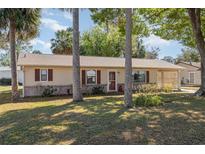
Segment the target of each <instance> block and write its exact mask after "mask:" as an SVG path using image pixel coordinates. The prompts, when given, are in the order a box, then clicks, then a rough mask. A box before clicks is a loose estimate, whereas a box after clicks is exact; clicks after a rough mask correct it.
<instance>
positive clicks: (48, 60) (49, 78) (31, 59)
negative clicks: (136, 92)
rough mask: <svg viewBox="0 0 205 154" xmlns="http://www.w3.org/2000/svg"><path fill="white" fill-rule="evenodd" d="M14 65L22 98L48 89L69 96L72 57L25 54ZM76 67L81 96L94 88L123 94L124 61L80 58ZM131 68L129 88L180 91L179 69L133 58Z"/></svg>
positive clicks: (159, 62) (70, 90) (161, 63)
mask: <svg viewBox="0 0 205 154" xmlns="http://www.w3.org/2000/svg"><path fill="white" fill-rule="evenodd" d="M18 65H19V66H21V67H22V70H23V72H24V73H23V74H24V83H23V93H24V96H36V95H41V94H42V91H43V90H44V88H45V87H46V86H48V85H50V86H53V87H55V88H56V89H57V91H56V92H55V93H56V94H59V95H60V94H68V93H69V94H71V93H72V82H73V81H72V78H73V75H72V56H70V55H48V54H29V53H27V54H21V55H20V56H19V59H18ZM80 65H81V68H80V79H81V87H82V92H83V93H90V92H91V91H92V88H93V87H96V86H100V87H102V88H103V90H104V92H118V91H121V92H122V91H123V90H124V77H125V67H124V66H125V59H124V58H114V57H92V56H80ZM132 67H133V80H134V84H133V88H136V86H137V85H139V84H146V83H155V84H157V85H158V86H159V87H164V86H165V85H171V86H173V88H180V76H179V75H180V70H181V69H182V67H180V66H177V65H174V64H171V63H168V62H165V61H161V60H153V59H134V58H133V62H132Z"/></svg>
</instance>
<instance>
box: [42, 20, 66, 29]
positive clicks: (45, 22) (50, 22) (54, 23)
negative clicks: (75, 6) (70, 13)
mask: <svg viewBox="0 0 205 154" xmlns="http://www.w3.org/2000/svg"><path fill="white" fill-rule="evenodd" d="M41 23H42V24H43V25H44V26H45V27H47V28H50V29H52V30H53V31H58V30H62V29H66V28H67V27H66V26H64V25H60V24H59V22H58V21H56V20H54V19H50V18H42V19H41Z"/></svg>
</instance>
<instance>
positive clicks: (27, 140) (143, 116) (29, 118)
mask: <svg viewBox="0 0 205 154" xmlns="http://www.w3.org/2000/svg"><path fill="white" fill-rule="evenodd" d="M0 89H1V93H0V144H205V131H204V128H205V99H204V98H195V97H192V96H191V94H187V93H171V94H161V96H162V97H163V98H164V100H165V105H163V106H160V107H150V108H146V107H139V108H136V109H134V108H132V109H126V108H124V107H123V96H122V95H115V96H95V97H94V96H93V97H86V98H85V100H84V101H83V102H78V103H74V102H72V100H71V98H68V97H50V98H40V97H38V98H25V99H20V100H19V102H16V103H10V99H9V97H10V92H9V89H5V87H0ZM2 89H5V90H2Z"/></svg>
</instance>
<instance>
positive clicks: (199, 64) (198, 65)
mask: <svg viewBox="0 0 205 154" xmlns="http://www.w3.org/2000/svg"><path fill="white" fill-rule="evenodd" d="M179 63H183V64H186V65H191V66H194V67H198V68H201V63H200V62H184V61H180V62H179Z"/></svg>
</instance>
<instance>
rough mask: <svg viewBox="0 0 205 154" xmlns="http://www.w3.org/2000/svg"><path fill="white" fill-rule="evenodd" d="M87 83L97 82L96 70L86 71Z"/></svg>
mask: <svg viewBox="0 0 205 154" xmlns="http://www.w3.org/2000/svg"><path fill="white" fill-rule="evenodd" d="M86 78H87V84H96V71H95V70H89V71H86Z"/></svg>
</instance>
